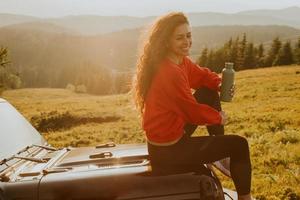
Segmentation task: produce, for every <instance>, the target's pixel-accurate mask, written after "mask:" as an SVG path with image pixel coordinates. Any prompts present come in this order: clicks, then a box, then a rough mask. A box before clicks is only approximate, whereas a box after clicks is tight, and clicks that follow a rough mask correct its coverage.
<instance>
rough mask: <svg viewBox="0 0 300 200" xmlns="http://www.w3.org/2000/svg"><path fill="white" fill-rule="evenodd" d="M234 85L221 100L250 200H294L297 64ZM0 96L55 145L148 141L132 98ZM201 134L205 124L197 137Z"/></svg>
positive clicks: (299, 177) (298, 145)
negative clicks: (245, 160) (243, 144)
mask: <svg viewBox="0 0 300 200" xmlns="http://www.w3.org/2000/svg"><path fill="white" fill-rule="evenodd" d="M236 88H237V89H236V95H235V98H234V100H233V102H231V103H222V105H223V110H224V111H225V112H226V113H227V115H228V123H227V125H226V127H225V129H226V134H237V135H241V136H244V137H246V138H247V139H248V142H249V146H250V149H251V160H252V167H253V176H252V185H253V186H252V191H253V195H254V197H256V198H257V199H260V200H264V199H266V200H269V199H270V200H273V199H274V200H275V199H290V200H299V199H300V66H283V67H272V68H264V69H254V70H245V71H241V72H238V73H236ZM2 97H3V98H4V99H6V100H8V101H9V102H10V103H11V104H13V105H14V106H15V107H16V108H17V109H18V110H19V111H20V112H21V113H22V114H23V115H24V116H25V117H26V118H27V119H28V120H29V121H30V122H31V123H32V124H33V125H34V126H35V127H36V128H37V129H38V130H39V131H40V132H41V134H42V135H43V136H44V137H45V138H46V140H47V141H48V142H49V143H50V144H51V145H53V146H55V147H65V146H75V147H79V146H94V145H97V144H100V143H105V142H108V141H113V142H115V143H143V142H145V137H144V134H143V130H142V128H141V125H140V118H139V115H138V112H137V110H136V109H135V107H134V103H133V101H132V95H131V94H120V95H109V96H94V95H89V94H78V93H73V92H71V91H68V90H64V89H45V88H42V89H19V90H8V91H5V92H4V93H3V94H2ZM205 134H207V133H206V131H205V128H204V127H200V128H198V130H197V131H196V133H195V135H205ZM216 148H217V147H216ZM220 177H221V179H222V182H223V185H224V186H226V187H230V188H234V187H233V183H232V181H231V180H230V179H228V178H226V177H223V176H222V175H220Z"/></svg>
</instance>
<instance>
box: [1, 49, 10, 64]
mask: <svg viewBox="0 0 300 200" xmlns="http://www.w3.org/2000/svg"><path fill="white" fill-rule="evenodd" d="M8 63H9V61H8V60H7V48H3V47H0V67H5V65H7V64H8Z"/></svg>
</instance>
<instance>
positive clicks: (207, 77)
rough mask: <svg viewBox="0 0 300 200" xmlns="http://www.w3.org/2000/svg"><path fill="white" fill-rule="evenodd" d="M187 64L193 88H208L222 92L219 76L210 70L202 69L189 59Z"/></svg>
mask: <svg viewBox="0 0 300 200" xmlns="http://www.w3.org/2000/svg"><path fill="white" fill-rule="evenodd" d="M186 63H187V67H188V71H189V73H188V76H189V83H190V87H191V88H193V89H198V88H200V87H207V88H210V89H213V90H217V91H219V90H220V84H221V78H220V77H219V76H218V74H216V73H215V72H212V71H210V70H209V69H208V68H205V67H200V66H199V65H197V64H195V63H193V62H192V61H191V60H190V59H189V58H187V57H186Z"/></svg>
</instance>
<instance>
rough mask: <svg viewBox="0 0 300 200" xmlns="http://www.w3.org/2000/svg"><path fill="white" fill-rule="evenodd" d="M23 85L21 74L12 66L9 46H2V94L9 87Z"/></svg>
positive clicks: (0, 88)
mask: <svg viewBox="0 0 300 200" xmlns="http://www.w3.org/2000/svg"><path fill="white" fill-rule="evenodd" d="M20 87H21V79H20V77H19V74H18V73H17V72H16V71H15V70H14V69H12V68H11V66H10V61H9V59H8V51H7V48H4V47H0V94H1V93H2V92H3V90H5V89H7V88H11V89H16V88H20Z"/></svg>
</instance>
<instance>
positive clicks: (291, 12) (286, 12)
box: [237, 6, 300, 22]
mask: <svg viewBox="0 0 300 200" xmlns="http://www.w3.org/2000/svg"><path fill="white" fill-rule="evenodd" d="M237 14H242V15H251V16H268V17H273V18H277V19H283V20H289V21H298V22H299V19H300V8H299V7H297V6H294V7H288V8H285V9H281V10H252V11H244V12H239V13H237Z"/></svg>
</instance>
